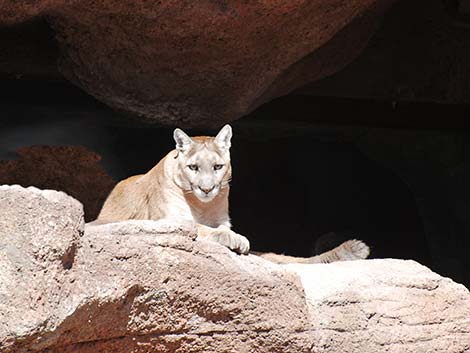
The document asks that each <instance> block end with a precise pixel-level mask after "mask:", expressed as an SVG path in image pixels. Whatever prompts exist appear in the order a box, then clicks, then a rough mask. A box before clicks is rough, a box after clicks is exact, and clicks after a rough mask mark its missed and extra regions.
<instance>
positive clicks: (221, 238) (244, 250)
mask: <svg viewBox="0 0 470 353" xmlns="http://www.w3.org/2000/svg"><path fill="white" fill-rule="evenodd" d="M206 239H208V240H211V241H214V242H216V243H219V244H222V245H224V246H226V247H227V248H229V249H231V250H233V251H236V252H237V253H240V254H248V252H249V251H250V242H249V240H248V239H247V238H246V237H244V236H243V235H240V234H237V233H235V232H234V231H232V230H230V229H215V230H214V231H213V232H212V233H211V234H209V235H208V236H207V238H206Z"/></svg>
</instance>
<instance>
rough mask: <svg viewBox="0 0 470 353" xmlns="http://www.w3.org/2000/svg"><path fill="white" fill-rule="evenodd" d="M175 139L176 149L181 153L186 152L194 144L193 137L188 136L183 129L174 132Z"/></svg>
mask: <svg viewBox="0 0 470 353" xmlns="http://www.w3.org/2000/svg"><path fill="white" fill-rule="evenodd" d="M173 138H174V139H175V142H176V149H177V150H178V151H179V152H181V153H184V152H186V151H187V150H188V148H189V146H191V144H192V143H193V140H191V137H189V136H188V135H186V134H185V132H184V131H183V130H181V129H175V131H173Z"/></svg>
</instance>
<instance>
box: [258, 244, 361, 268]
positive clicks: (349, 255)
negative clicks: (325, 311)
mask: <svg viewBox="0 0 470 353" xmlns="http://www.w3.org/2000/svg"><path fill="white" fill-rule="evenodd" d="M252 253H253V254H255V255H258V256H260V257H262V258H264V259H266V260H269V261H271V262H274V263H278V264H287V263H300V264H318V263H323V264H327V263H330V262H335V261H351V260H361V259H366V258H367V257H368V256H369V254H370V249H369V247H368V246H367V245H366V244H365V243H364V242H362V241H360V240H356V239H352V240H348V241H345V242H344V243H342V244H341V245H339V246H337V247H336V248H334V249H332V250H329V251H326V252H324V253H322V254H320V255H316V256H312V257H295V256H287V255H279V254H274V253H257V252H252Z"/></svg>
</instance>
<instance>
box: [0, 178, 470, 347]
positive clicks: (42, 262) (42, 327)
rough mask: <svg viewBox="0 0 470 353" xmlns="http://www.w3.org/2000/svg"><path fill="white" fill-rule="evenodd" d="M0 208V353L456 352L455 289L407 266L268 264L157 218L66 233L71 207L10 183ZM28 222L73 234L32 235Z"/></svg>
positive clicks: (461, 318)
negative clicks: (42, 252) (43, 252)
mask: <svg viewBox="0 0 470 353" xmlns="http://www.w3.org/2000/svg"><path fill="white" fill-rule="evenodd" d="M51 195H52V196H51ZM16 199H18V200H16ZM38 200H39V201H38ZM17 201H18V202H17ZM60 204H63V206H64V210H69V211H65V212H64V211H63V210H61V209H60V207H58V205H60ZM16 205H18V207H16ZM28 205H31V208H30V207H29V206H28ZM67 207H68V208H67ZM6 208H11V209H12V211H10V212H9V213H7V217H4V218H2V221H1V222H0V225H1V227H0V268H1V269H2V271H0V318H1V320H0V351H1V352H2V353H12V352H15V353H17V352H43V353H46V352H48V353H51V352H57V353H58V352H61V353H64V352H65V353H66V352H89V353H91V352H103V353H106V352H115V353H119V352H136V353H137V352H142V353H144V352H145V353H149V352H150V353H151V352H225V351H230V352H296V353H297V352H325V351H327V352H344V351H351V352H382V351H387V352H430V351H433V352H466V351H468V350H470V294H469V292H468V290H467V289H466V288H465V287H463V286H462V285H459V284H456V283H454V282H452V281H451V280H449V279H446V278H442V277H440V276H439V275H437V274H435V273H433V272H431V271H430V270H429V269H427V268H425V267H423V266H421V265H419V264H417V263H415V262H413V261H402V260H373V261H353V262H348V263H335V264H328V265H286V266H280V265H275V264H272V263H270V262H267V261H265V260H263V259H261V258H259V257H256V256H253V255H248V256H240V255H237V254H235V253H233V252H231V251H229V250H228V249H227V248H225V247H223V246H220V245H218V244H216V243H211V242H207V241H196V240H195V238H196V232H195V227H194V225H193V224H190V223H175V222H169V221H164V220H163V221H158V222H154V221H126V222H121V223H114V224H104V225H91V224H89V225H87V226H86V227H85V233H84V235H83V236H81V237H80V235H81V229H82V228H81V225H82V224H83V223H82V219H83V218H82V215H81V208H80V205H79V204H78V203H77V202H76V201H74V200H73V199H71V198H69V197H65V195H64V194H63V193H56V192H53V191H38V190H37V189H23V188H20V187H18V186H16V187H8V186H2V187H0V210H2V211H3V210H5V209H6ZM37 214H41V215H43V216H42V217H46V216H47V217H50V218H52V219H58V218H61V217H64V218H65V219H64V220H62V222H65V223H64V224H78V225H79V226H78V227H52V226H48V225H44V228H41V223H39V220H38V219H36V218H37V217H36V215H37ZM20 216H21V217H20ZM47 224H49V223H47ZM61 224H62V223H61ZM41 234H47V235H48V237H47V238H44V236H43V235H41ZM38 237H39V238H38ZM15 239H20V241H17V240H15ZM44 239H46V241H45V242H44ZM51 239H54V242H52V244H55V242H57V244H59V245H57V246H56V247H54V246H53V245H51V246H49V247H45V246H44V247H43V248H44V249H50V252H49V255H48V256H39V257H38V256H36V253H37V251H36V250H35V249H36V248H35V246H36V245H35V244H37V243H38V241H39V240H41V242H40V244H42V243H43V242H44V243H45V244H47V243H48V242H49V243H51V241H50V240H51ZM12 244H13V245H12ZM62 244H70V245H69V246H68V247H67V246H66V245H62ZM72 247H75V248H76V251H74V252H73V256H69V259H71V260H72V261H69V262H68V264H69V265H68V266H62V262H61V261H60V259H61V258H62V257H63V256H62V255H61V254H64V253H67V251H66V250H64V249H70V248H72ZM14 266H16V267H14ZM5 269H6V270H5ZM25 284H27V286H26V285H25ZM15 286H16V288H20V289H23V290H16V289H15Z"/></svg>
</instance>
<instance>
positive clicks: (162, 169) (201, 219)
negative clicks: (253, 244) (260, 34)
mask: <svg viewBox="0 0 470 353" xmlns="http://www.w3.org/2000/svg"><path fill="white" fill-rule="evenodd" d="M231 136H232V130H231V128H230V126H228V125H226V126H225V127H224V128H222V129H221V131H220V132H219V134H218V135H217V136H216V137H208V136H200V137H192V138H190V137H189V136H187V135H186V134H185V133H184V132H183V131H181V130H179V129H176V130H175V133H174V138H175V142H176V147H177V148H176V149H175V150H173V151H171V152H170V153H168V154H167V155H166V156H165V157H164V158H163V159H162V160H161V161H160V162H159V163H158V164H157V165H156V166H155V167H154V168H152V169H151V170H150V171H149V172H148V173H146V174H143V175H135V176H132V177H129V178H127V179H125V180H123V181H121V182H120V183H118V184H117V185H116V186H115V188H114V189H113V190H112V192H111V194H110V195H109V196H108V198H107V199H106V201H105V203H104V205H103V208H102V210H101V212H100V214H99V216H98V218H97V220H96V221H95V222H97V223H107V222H116V221H122V220H128V219H151V220H158V219H164V218H165V219H175V220H186V221H192V222H195V223H196V224H197V227H198V238H203V239H208V240H211V241H215V242H218V243H220V244H222V245H225V246H227V247H228V248H230V249H232V250H234V251H237V252H239V253H242V254H246V253H248V251H249V241H248V239H246V238H245V237H244V236H242V235H240V234H237V233H235V232H234V231H232V230H231V229H230V228H231V224H230V218H229V207H228V198H229V184H228V183H229V181H230V178H231V172H232V170H231V165H230V152H229V149H230V139H231ZM192 165H198V166H199V168H200V169H199V171H193V170H192V169H191V166H192ZM216 165H223V168H221V169H220V170H217V171H216V170H215V168H216V167H215V166H216ZM211 187H212V189H211ZM208 190H212V191H208ZM368 254H369V248H368V247H367V245H365V244H364V243H362V242H360V241H357V240H353V241H349V242H345V243H343V244H342V245H340V246H339V247H337V248H335V249H333V250H331V251H329V252H326V253H324V254H321V255H319V256H317V257H312V258H305V259H304V258H295V257H291V256H284V255H277V254H258V255H260V256H262V257H264V258H266V259H268V260H270V261H273V262H276V263H287V262H300V263H315V262H332V261H338V260H352V259H358V258H366V257H367V256H368Z"/></svg>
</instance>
